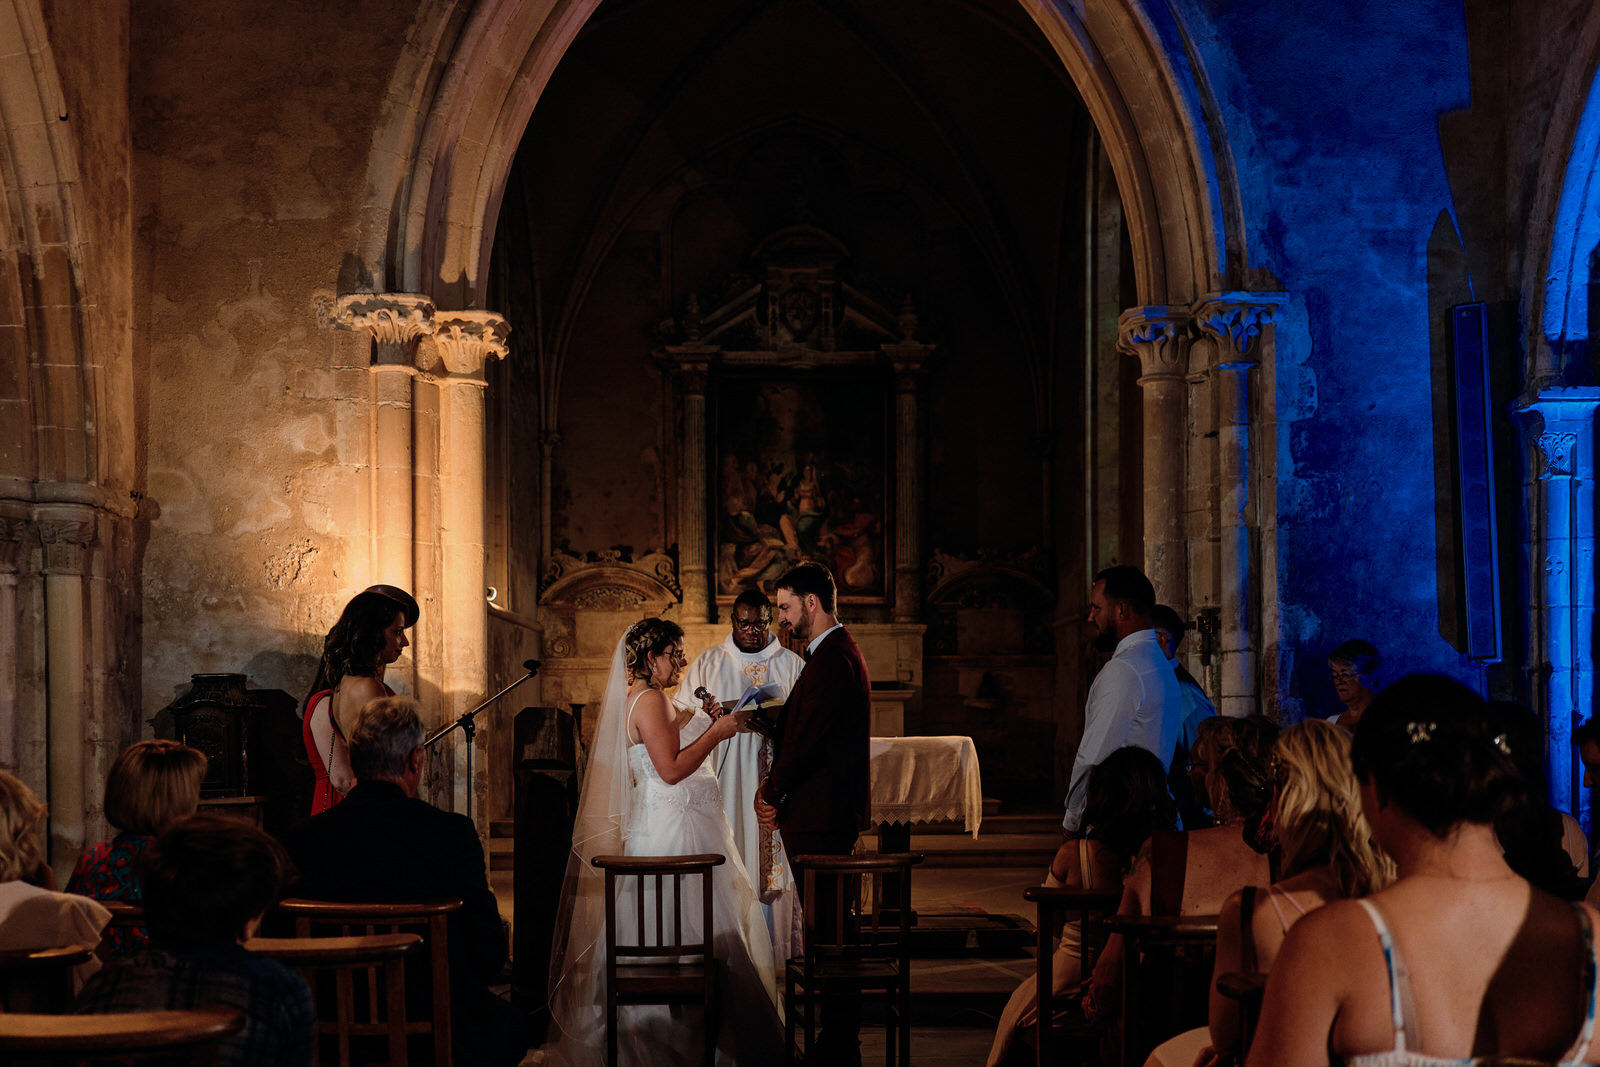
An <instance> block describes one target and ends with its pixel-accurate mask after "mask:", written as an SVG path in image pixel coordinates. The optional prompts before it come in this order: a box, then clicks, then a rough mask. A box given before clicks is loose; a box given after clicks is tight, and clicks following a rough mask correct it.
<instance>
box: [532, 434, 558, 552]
mask: <svg viewBox="0 0 1600 1067" xmlns="http://www.w3.org/2000/svg"><path fill="white" fill-rule="evenodd" d="M560 444H561V435H560V434H559V433H555V432H552V431H546V432H544V433H542V434H540V435H539V551H540V553H542V554H543V556H544V557H545V558H546V559H548V558H550V556H551V555H553V554H554V552H555V549H554V547H553V546H554V544H555V542H554V541H553V540H552V538H553V537H554V533H553V532H552V531H553V528H554V523H553V521H552V518H551V502H550V474H551V468H552V467H553V466H554V465H555V455H556V449H557V448H558V447H559V446H560ZM542 572H543V568H542V567H541V568H538V569H537V571H536V573H542Z"/></svg>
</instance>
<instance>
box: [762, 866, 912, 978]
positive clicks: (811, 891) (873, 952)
mask: <svg viewBox="0 0 1600 1067" xmlns="http://www.w3.org/2000/svg"><path fill="white" fill-rule="evenodd" d="M789 862H790V864H791V866H793V867H794V869H795V870H796V871H799V872H800V876H801V877H800V906H801V908H802V910H803V913H804V920H805V921H804V926H803V930H802V933H803V945H804V950H803V951H804V955H805V957H806V958H807V959H813V960H814V959H819V958H826V957H830V956H842V957H848V958H862V957H867V956H872V957H885V958H900V959H906V960H908V959H909V958H910V954H911V919H912V911H911V868H912V867H914V866H916V865H917V864H919V863H921V862H922V854H921V853H917V852H879V853H873V854H870V855H863V856H822V855H804V854H802V855H797V856H790V857H789Z"/></svg>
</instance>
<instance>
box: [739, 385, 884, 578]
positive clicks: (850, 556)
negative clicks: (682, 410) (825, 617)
mask: <svg viewBox="0 0 1600 1067" xmlns="http://www.w3.org/2000/svg"><path fill="white" fill-rule="evenodd" d="M887 404H888V389H887V383H886V380H885V378H884V376H883V374H882V373H881V372H876V373H875V372H873V371H871V370H867V369H865V368H863V369H861V370H859V371H851V370H840V371H829V372H827V373H825V374H808V375H805V376H803V377H802V376H789V377H780V376H774V375H772V374H770V373H764V374H762V375H761V376H759V377H756V376H744V375H737V374H730V375H726V376H724V377H722V378H721V379H720V381H719V382H718V387H717V451H716V460H717V480H716V485H717V577H716V588H717V599H718V601H719V602H722V603H724V604H726V603H730V602H731V601H732V600H733V598H734V597H736V596H738V595H739V593H740V592H741V591H743V590H745V589H760V590H761V591H762V592H764V593H766V594H767V595H768V596H772V595H773V586H772V583H773V582H775V581H776V580H777V579H778V578H780V577H782V576H783V573H784V572H785V571H786V570H788V569H789V568H790V567H792V566H794V565H795V564H796V563H799V562H801V561H802V560H816V561H817V562H819V563H823V564H826V565H827V567H828V569H829V570H831V571H832V572H833V577H834V581H835V582H836V583H838V586H839V599H840V600H841V601H843V602H845V603H854V604H882V603H885V602H886V601H887V600H888V594H889V578H888V576H889V573H890V572H891V570H892V564H891V561H890V560H889V559H888V558H887V556H886V546H887V544H888V539H887V537H886V528H887V526H888V522H887V518H886V516H887V508H886V505H887V502H888V499H889V493H888V471H887V463H886V457H887V454H888V448H887V439H886V433H887V427H888V417H887V410H886V408H887Z"/></svg>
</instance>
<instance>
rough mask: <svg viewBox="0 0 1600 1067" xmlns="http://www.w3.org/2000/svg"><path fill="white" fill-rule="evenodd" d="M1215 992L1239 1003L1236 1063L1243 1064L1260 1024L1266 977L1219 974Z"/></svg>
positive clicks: (1240, 973)
mask: <svg viewBox="0 0 1600 1067" xmlns="http://www.w3.org/2000/svg"><path fill="white" fill-rule="evenodd" d="M1217 992H1218V993H1221V994H1222V995H1223V996H1225V997H1227V998H1228V999H1229V1000H1236V1001H1238V1002H1239V1054H1238V1062H1240V1063H1243V1062H1244V1060H1245V1056H1246V1055H1248V1054H1249V1052H1250V1041H1251V1039H1253V1038H1254V1037H1255V1036H1256V1026H1257V1024H1258V1023H1260V1022H1261V1001H1262V998H1263V997H1264V996H1265V995H1266V992H1267V976H1266V975H1264V974H1257V973H1255V972H1251V973H1248V974H1246V973H1245V972H1243V971H1229V972H1228V973H1227V974H1219V975H1217Z"/></svg>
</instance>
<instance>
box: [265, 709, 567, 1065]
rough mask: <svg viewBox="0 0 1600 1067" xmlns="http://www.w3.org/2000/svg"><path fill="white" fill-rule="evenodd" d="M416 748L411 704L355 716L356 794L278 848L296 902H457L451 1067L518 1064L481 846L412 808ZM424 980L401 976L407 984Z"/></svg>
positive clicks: (521, 1030)
mask: <svg viewBox="0 0 1600 1067" xmlns="http://www.w3.org/2000/svg"><path fill="white" fill-rule="evenodd" d="M422 737H423V732H422V719H421V718H420V717H419V716H418V713H417V703H416V701H414V700H409V699H406V698H405V697H380V698H378V699H377V700H373V701H371V702H370V703H368V704H367V705H366V706H365V707H364V708H362V709H361V714H360V716H359V718H358V719H357V720H356V723H355V727H354V729H353V731H352V732H351V735H350V767H351V770H352V771H354V773H355V778H356V784H355V787H354V788H352V789H351V790H350V793H349V795H348V796H346V797H345V799H344V801H343V802H342V803H340V804H339V805H337V806H336V807H334V808H332V809H330V810H329V811H326V812H324V813H323V814H321V815H316V816H313V817H312V818H311V819H310V820H309V821H307V822H305V823H302V824H301V825H299V826H297V827H295V828H294V829H293V830H291V831H290V832H289V834H288V835H287V836H286V837H285V838H284V843H285V844H286V845H287V846H288V849H289V855H290V856H291V857H292V858H293V859H294V862H295V865H296V866H297V867H299V869H300V874H301V881H300V882H298V883H296V885H295V886H294V891H295V893H296V894H297V895H299V896H302V897H310V898H313V899H315V900H343V901H366V902H390V901H405V900H422V899H427V898H430V897H460V898H461V901H462V907H461V910H460V911H457V912H455V913H453V914H452V915H451V916H450V918H449V941H450V1013H451V1034H452V1040H453V1042H454V1051H455V1056H456V1059H457V1061H458V1062H460V1063H462V1064H463V1065H466V1067H473V1065H477V1064H485V1065H488V1067H500V1065H509V1064H515V1063H517V1062H519V1061H520V1060H521V1059H522V1055H523V1053H524V1052H526V1051H527V1050H528V1046H529V1045H530V1044H532V1035H531V1032H530V1031H531V1027H530V1024H529V1022H528V1019H527V1017H526V1016H524V1015H523V1014H522V1012H520V1011H518V1010H517V1009H516V1008H514V1007H512V1006H511V1005H510V1004H509V1003H508V1002H506V1001H504V1000H501V999H500V998H499V997H496V996H495V995H494V994H493V993H491V992H490V991H489V988H488V986H489V983H490V982H491V981H493V980H494V978H495V977H496V976H497V975H498V974H499V973H500V968H501V967H502V966H503V965H504V964H505V961H506V937H505V928H504V927H503V926H502V925H501V922H500V912H499V909H498V907H497V906H496V904H495V899H494V894H493V893H492V892H490V891H489V879H488V875H487V872H486V869H485V867H484V862H483V846H482V845H481V844H480V843H479V841H478V831H477V830H476V829H475V828H474V827H473V825H472V820H471V819H468V818H467V817H466V816H465V815H454V814H451V813H449V812H443V811H440V810H439V809H438V808H435V807H434V806H433V805H431V804H428V803H427V802H425V801H422V800H419V799H417V785H418V783H419V782H420V781H421V778H422V767H423V764H424V762H425V759H426V754H425V753H424V751H423V748H422ZM551 862H554V861H553V860H552V861H551ZM422 973H423V968H420V967H419V968H407V971H406V974H407V978H408V979H410V978H411V977H412V975H413V974H415V975H417V976H419V977H420V976H421V975H422Z"/></svg>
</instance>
